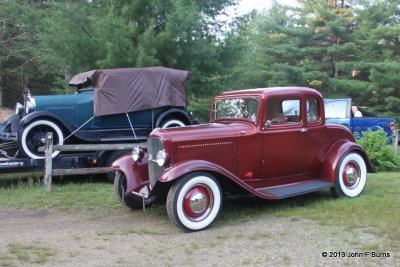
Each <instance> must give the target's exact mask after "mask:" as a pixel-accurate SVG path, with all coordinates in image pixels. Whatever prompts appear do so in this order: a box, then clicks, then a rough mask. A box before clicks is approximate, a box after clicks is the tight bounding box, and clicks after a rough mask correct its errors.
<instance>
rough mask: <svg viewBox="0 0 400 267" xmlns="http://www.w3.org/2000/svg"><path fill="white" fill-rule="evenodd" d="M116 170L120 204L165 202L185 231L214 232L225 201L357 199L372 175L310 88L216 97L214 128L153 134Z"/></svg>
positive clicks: (362, 156) (361, 151)
mask: <svg viewBox="0 0 400 267" xmlns="http://www.w3.org/2000/svg"><path fill="white" fill-rule="evenodd" d="M112 167H113V168H115V169H118V170H119V174H118V175H117V177H118V178H117V179H115V183H114V185H115V189H116V193H117V196H118V197H119V198H120V200H121V202H122V203H124V204H126V205H128V206H129V207H131V208H138V207H141V206H142V201H143V200H144V203H143V205H145V206H146V205H150V204H151V203H152V202H153V201H155V200H157V199H158V200H165V199H166V207H167V212H168V216H169V217H170V219H171V221H172V222H174V223H175V224H176V225H177V226H178V227H180V228H181V229H183V230H184V231H197V230H202V229H205V228H207V227H208V226H210V225H211V224H212V223H213V222H214V221H215V219H216V217H217V216H218V213H219V211H220V209H221V205H222V200H223V194H224V193H231V194H234V193H251V194H254V195H256V196H259V197H262V198H265V199H282V198H287V197H291V196H295V195H300V194H305V193H309V192H312V191H316V190H320V189H323V188H331V191H332V193H333V194H334V195H335V196H348V197H356V196H358V195H359V194H361V192H362V191H363V189H364V186H365V183H366V177H367V171H369V172H374V169H373V167H372V165H371V163H370V162H369V159H368V156H367V155H366V153H365V151H364V149H363V148H362V147H361V146H360V145H358V144H357V143H355V139H354V136H353V135H352V134H351V132H350V131H349V129H347V128H346V127H344V126H342V125H339V124H334V123H326V122H325V113H324V104H323V101H322V97H321V95H320V94H319V93H318V92H317V91H315V90H313V89H309V88H265V89H253V90H242V91H234V92H228V93H224V94H222V95H218V96H216V97H215V98H214V99H213V103H212V108H211V116H210V123H208V124H203V125H193V126H188V127H181V128H172V129H156V130H154V131H153V132H152V133H151V134H150V138H149V139H148V143H147V149H145V148H141V147H136V148H134V150H133V151H132V156H131V155H125V156H123V157H121V158H119V159H118V160H117V161H116V162H114V163H113V165H112Z"/></svg>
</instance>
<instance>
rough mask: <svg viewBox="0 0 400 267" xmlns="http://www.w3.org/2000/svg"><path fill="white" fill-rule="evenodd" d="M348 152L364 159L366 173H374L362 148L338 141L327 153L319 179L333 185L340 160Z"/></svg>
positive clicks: (354, 144) (349, 142)
mask: <svg viewBox="0 0 400 267" xmlns="http://www.w3.org/2000/svg"><path fill="white" fill-rule="evenodd" d="M350 152H356V153H358V154H360V156H362V157H363V158H364V161H365V164H366V165H367V170H368V172H372V173H375V172H376V171H375V168H374V166H373V165H372V163H371V161H370V160H369V158H368V155H367V153H366V152H365V150H364V148H363V147H362V146H360V145H359V144H357V143H354V142H351V141H348V140H340V141H339V142H337V143H336V144H335V145H334V146H333V148H332V149H331V150H330V151H329V153H328V155H327V157H326V158H325V160H324V162H323V167H322V171H321V175H320V177H321V179H322V180H324V181H327V182H330V183H335V179H336V175H337V172H338V168H339V163H340V160H341V159H342V158H343V157H344V156H345V155H346V154H348V153H350Z"/></svg>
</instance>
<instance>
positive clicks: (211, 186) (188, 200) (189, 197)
mask: <svg viewBox="0 0 400 267" xmlns="http://www.w3.org/2000/svg"><path fill="white" fill-rule="evenodd" d="M221 205H222V192H221V187H220V185H219V183H218V181H217V180H216V179H215V178H214V177H213V176H212V175H210V174H209V173H205V172H195V173H191V174H189V175H187V176H185V177H183V178H181V179H180V180H178V181H176V182H175V184H174V185H173V186H172V187H171V188H170V190H169V192H168V197H167V213H168V216H169V218H170V220H171V221H172V222H174V223H175V224H176V225H177V226H178V227H179V228H181V229H182V230H184V231H186V232H192V231H199V230H203V229H205V228H207V227H209V226H210V225H211V224H212V223H213V222H214V221H215V219H216V218H217V216H218V214H219V212H220V209H221Z"/></svg>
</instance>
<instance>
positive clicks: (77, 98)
mask: <svg viewBox="0 0 400 267" xmlns="http://www.w3.org/2000/svg"><path fill="white" fill-rule="evenodd" d="M32 98H33V99H35V102H36V111H48V110H49V108H50V109H51V108H56V107H76V105H77V104H80V103H81V102H87V101H93V100H92V99H93V91H83V92H79V93H75V94H71V95H40V96H32Z"/></svg>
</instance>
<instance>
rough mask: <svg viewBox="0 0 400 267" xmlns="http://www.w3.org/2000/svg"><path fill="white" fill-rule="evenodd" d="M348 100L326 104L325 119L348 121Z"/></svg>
mask: <svg viewBox="0 0 400 267" xmlns="http://www.w3.org/2000/svg"><path fill="white" fill-rule="evenodd" d="M347 102H348V101H347V100H337V101H329V102H325V117H326V118H327V119H346V118H347V115H346V114H347Z"/></svg>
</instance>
